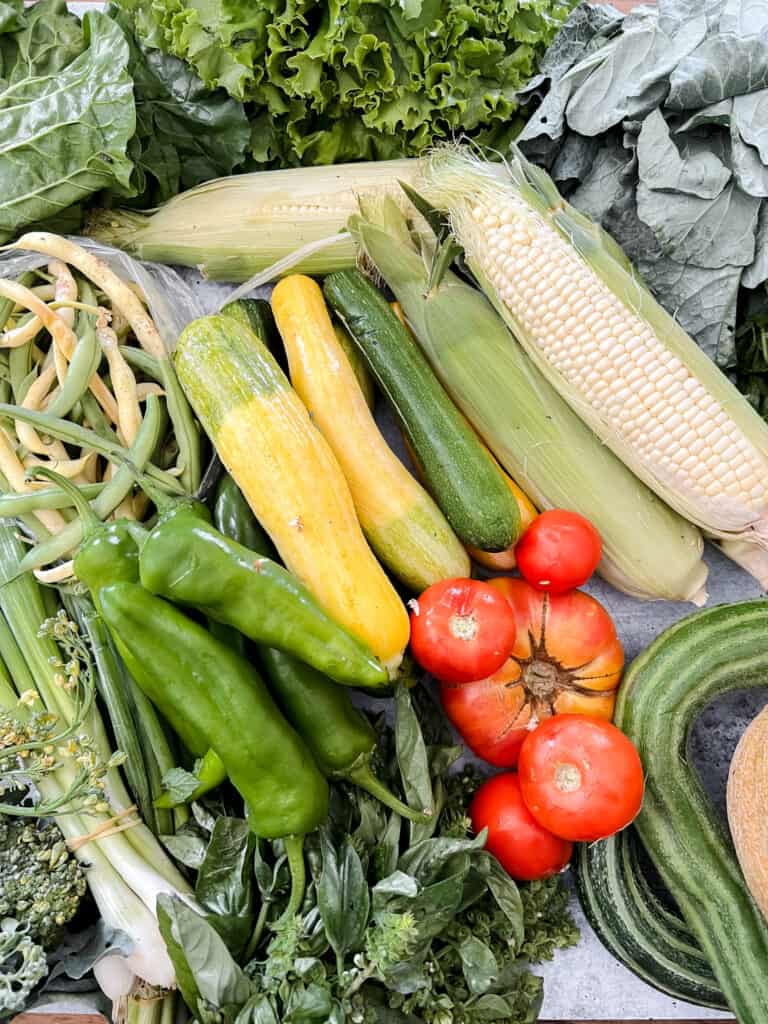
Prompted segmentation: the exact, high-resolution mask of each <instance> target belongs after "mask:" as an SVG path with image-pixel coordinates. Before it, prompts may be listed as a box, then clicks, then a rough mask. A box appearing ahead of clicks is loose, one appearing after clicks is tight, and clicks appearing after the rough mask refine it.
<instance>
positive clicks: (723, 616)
mask: <svg viewBox="0 0 768 1024" xmlns="http://www.w3.org/2000/svg"><path fill="white" fill-rule="evenodd" d="M767 678H768V601H765V600H761V601H748V602H744V603H743V604H732V605H720V606H719V607H715V608H712V609H709V610H707V611H703V612H698V613H697V614H695V615H691V616H689V617H688V618H685V619H683V620H681V621H680V622H678V623H676V624H675V625H674V626H672V627H671V628H670V629H668V630H666V631H665V632H664V633H662V634H661V636H660V637H659V638H658V639H657V640H656V641H655V642H654V643H652V644H651V646H650V647H649V648H648V649H647V650H646V651H645V652H644V653H643V654H641V655H640V656H639V657H638V658H637V659H636V660H635V661H634V662H633V664H632V665H631V667H630V668H629V670H628V672H627V674H626V676H625V677H624V684H623V686H622V688H621V691H620V693H619V699H618V701H617V704H616V714H615V718H614V721H615V723H616V725H618V726H619V728H620V729H623V730H624V732H625V733H626V734H627V735H628V736H629V738H630V739H631V740H632V741H633V742H634V743H635V744H636V746H637V748H638V750H639V751H640V756H641V758H642V761H643V765H644V767H645V771H646V788H645V798H644V801H643V807H642V810H641V812H640V814H639V815H638V817H637V819H636V821H635V827H636V828H637V831H638V834H639V835H640V838H641V840H642V842H643V846H644V847H645V849H646V850H647V852H648V854H649V855H650V857H651V859H652V861H653V863H654V865H655V867H656V869H657V871H658V872H659V874H660V876H661V878H662V879H663V881H664V883H665V884H666V886H667V889H668V890H669V892H670V893H671V894H672V895H673V897H674V899H675V901H676V903H677V905H678V906H679V907H680V910H681V911H682V913H683V916H684V917H685V920H686V922H687V923H688V925H689V927H690V928H691V931H692V932H693V934H694V935H695V936H696V938H697V939H698V942H699V943H700V945H701V949H702V951H703V952H704V955H705V956H706V958H707V960H708V961H709V963H710V964H711V965H712V969H713V971H714V973H715V976H716V978H717V980H718V983H719V985H720V988H721V990H722V992H723V994H724V996H725V998H726V1000H727V1001H728V1005H729V1007H730V1008H731V1010H732V1011H733V1012H734V1013H735V1014H736V1017H737V1018H738V1020H739V1024H766V1021H768V924H766V922H765V921H764V920H763V918H762V916H761V914H760V911H759V910H758V909H757V907H756V906H755V904H754V902H753V901H752V898H751V897H750V895H749V892H748V890H747V887H746V884H745V882H744V878H743V876H742V874H741V871H740V869H739V864H738V861H737V859H736V855H735V853H734V850H733V846H732V844H731V842H730V839H729V837H728V834H727V831H726V829H725V827H724V825H723V823H722V822H721V820H720V818H719V817H718V815H717V813H716V811H715V809H714V807H713V806H712V804H711V802H710V801H709V799H708V797H707V795H706V794H705V792H704V790H703V788H702V785H701V783H700V782H699V780H698V778H697V776H696V773H695V771H694V769H693V767H692V765H691V764H690V762H689V760H688V756H687V747H688V734H689V731H690V728H691V725H692V724H693V722H694V720H695V718H696V716H697V715H698V714H699V712H700V711H701V710H702V709H703V708H704V707H705V706H706V705H707V704H709V703H710V702H711V701H712V700H713V699H714V698H715V697H717V696H719V695H720V694H723V693H727V692H729V691H732V690H739V689H746V688H750V687H754V686H764V685H765V683H766V679H767Z"/></svg>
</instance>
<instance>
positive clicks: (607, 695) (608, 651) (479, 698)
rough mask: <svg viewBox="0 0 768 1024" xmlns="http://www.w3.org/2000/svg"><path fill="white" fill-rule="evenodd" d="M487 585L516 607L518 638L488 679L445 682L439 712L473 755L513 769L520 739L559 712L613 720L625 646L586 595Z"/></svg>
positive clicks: (499, 582) (505, 582)
mask: <svg viewBox="0 0 768 1024" xmlns="http://www.w3.org/2000/svg"><path fill="white" fill-rule="evenodd" d="M490 585H491V586H492V587H494V588H495V589H497V590H498V591H499V592H500V593H503V594H504V595H505V597H506V598H507V600H508V601H509V603H510V606H511V607H512V609H513V610H514V613H515V619H516V621H517V639H516V641H515V646H514V647H513V649H512V654H511V655H510V658H509V660H508V661H507V662H506V663H505V664H504V665H502V667H501V668H500V669H499V670H498V672H494V674H493V675H491V676H489V677H488V678H486V679H479V680H477V681H475V682H471V683H464V684H463V685H461V686H456V685H452V684H443V686H441V687H440V695H441V697H442V701H443V707H444V708H445V712H446V714H447V715H448V717H449V718H450V720H451V722H452V723H453V724H454V726H455V727H456V728H457V729H458V730H459V732H460V733H461V735H462V737H463V738H464V741H465V742H466V743H467V745H468V746H469V747H470V748H471V749H472V750H473V751H474V753H475V754H477V755H478V757H482V758H484V759H485V760H486V761H488V762H490V764H493V765H496V766H497V767H498V768H513V767H514V766H515V765H516V764H517V758H518V754H519V753H520V747H521V746H522V743H523V740H524V739H525V737H526V736H527V735H528V733H529V732H530V731H531V729H533V728H534V727H535V726H536V725H537V724H538V723H539V722H541V721H543V720H544V719H545V718H549V717H550V716H552V715H554V714H560V713H564V712H565V713H573V712H577V713H581V714H585V715H590V716H592V717H595V718H605V719H607V720H609V721H610V719H611V718H612V717H613V705H614V703H615V700H616V688H617V687H618V685H619V680H620V679H621V671H622V668H623V667H624V651H623V650H622V646H621V643H620V642H619V639H618V637H617V636H616V628H615V626H614V624H613V621H612V619H611V617H610V615H609V614H608V612H607V611H606V610H605V608H603V606H602V605H601V604H600V603H599V602H598V601H596V600H595V599H594V598H593V597H590V596H589V594H585V593H584V592H583V591H581V590H572V591H571V592H570V593H568V594H546V593H543V592H542V591H539V590H534V588H533V587H531V586H530V585H529V584H528V583H526V582H525V580H518V579H512V578H511V577H499V578H498V579H495V580H490Z"/></svg>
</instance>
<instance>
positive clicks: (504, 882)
mask: <svg viewBox="0 0 768 1024" xmlns="http://www.w3.org/2000/svg"><path fill="white" fill-rule="evenodd" d="M480 863H481V864H482V865H483V867H484V871H483V874H484V875H485V880H486V884H487V886H488V889H489V891H490V893H491V895H492V896H493V898H494V900H496V903H497V905H498V908H499V910H500V911H501V912H502V914H503V915H504V916H505V917H506V919H507V920H508V921H509V923H510V924H511V925H512V927H513V929H514V939H515V951H517V950H518V949H519V948H520V946H521V945H522V944H523V939H524V938H525V927H524V917H523V902H522V900H521V899H520V890H519V889H518V887H517V886H516V885H515V883H514V881H513V880H512V879H511V878H510V877H509V875H508V874H507V872H506V871H505V870H504V868H503V867H502V866H501V864H499V862H498V861H497V860H496V858H495V857H493V856H492V855H491V854H490V853H484V854H483V857H482V859H481V861H480ZM474 866H475V867H477V866H478V865H477V863H476V864H475V865H474Z"/></svg>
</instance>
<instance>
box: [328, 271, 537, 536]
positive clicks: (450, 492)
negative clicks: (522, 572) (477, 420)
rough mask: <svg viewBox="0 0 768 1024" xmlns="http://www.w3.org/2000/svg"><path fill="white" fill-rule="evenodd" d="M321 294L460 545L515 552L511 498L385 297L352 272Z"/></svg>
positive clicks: (516, 525)
mask: <svg viewBox="0 0 768 1024" xmlns="http://www.w3.org/2000/svg"><path fill="white" fill-rule="evenodd" d="M323 290H324V292H325V297H326V299H327V300H328V303H329V304H330V306H331V307H332V309H333V310H334V312H335V313H336V315H337V316H338V317H339V319H340V320H341V321H342V322H343V323H344V325H345V327H346V328H347V330H348V331H349V333H350V334H351V336H352V338H353V339H354V341H355V342H356V343H357V345H358V346H359V347H360V349H361V350H362V352H363V354H364V355H365V358H366V360H367V362H368V365H369V366H370V368H371V371H372V372H373V375H374V377H375V378H376V380H377V382H378V384H379V387H380V388H381V390H382V391H383V392H384V394H385V395H386V396H387V398H388V399H389V401H390V402H391V403H392V406H393V407H394V410H395V412H396V414H397V416H398V417H399V419H400V422H401V425H402V429H403V432H404V433H405V435H406V437H407V439H408V443H409V444H410V446H411V448H412V449H413V451H414V453H415V455H416V457H417V459H418V460H419V463H420V464H421V466H422V468H423V471H424V482H425V484H426V486H427V488H428V490H429V491H430V492H431V493H432V496H433V498H434V499H435V501H436V502H437V504H438V505H439V506H440V508H441V510H442V511H443V513H444V515H445V517H446V519H447V520H448V522H449V523H450V524H451V526H452V527H453V529H454V531H455V532H456V534H457V535H458V536H459V538H460V539H461V540H462V541H463V542H464V543H465V544H471V545H472V546H473V547H476V548H480V549H481V550H483V551H503V550H505V549H506V548H508V547H509V546H510V545H511V544H514V542H515V541H516V540H517V537H518V534H519V531H520V515H519V512H518V509H517V503H516V502H515V499H514V497H513V496H512V493H511V492H510V490H509V488H508V487H507V486H506V484H505V483H504V479H503V477H502V476H501V474H500V473H499V471H498V470H497V468H496V466H495V465H494V464H493V461H492V459H491V458H490V456H489V455H488V453H487V452H486V451H485V450H484V449H483V447H482V445H481V444H480V442H479V441H478V439H477V436H476V434H475V433H474V431H473V430H472V428H471V427H470V426H469V424H468V423H467V422H466V420H465V419H464V417H463V416H462V415H461V413H460V412H459V411H458V409H457V408H456V406H455V405H454V404H453V402H452V401H451V399H450V398H449V397H448V395H447V394H446V392H445V391H444V390H443V387H442V385H441V384H440V382H439V381H438V380H437V378H436V377H435V375H434V373H433V372H432V369H431V367H430V365H429V363H428V362H427V360H426V358H425V356H424V355H423V354H422V352H421V350H420V348H419V347H418V345H417V344H416V342H415V341H414V340H413V338H412V337H411V336H410V334H409V333H408V330H407V329H406V328H405V327H404V326H403V325H402V324H401V323H400V321H399V320H398V318H397V316H396V315H395V313H393V312H392V310H391V309H390V307H389V305H388V304H387V302H386V300H385V299H384V297H383V295H381V293H380V292H379V291H378V290H377V289H376V288H375V287H374V286H373V285H372V284H371V282H370V281H369V280H368V279H367V278H366V277H364V276H363V275H362V274H361V273H360V272H359V271H357V270H341V271H338V272H336V273H334V274H330V275H329V276H328V277H326V279H325V283H324V286H323Z"/></svg>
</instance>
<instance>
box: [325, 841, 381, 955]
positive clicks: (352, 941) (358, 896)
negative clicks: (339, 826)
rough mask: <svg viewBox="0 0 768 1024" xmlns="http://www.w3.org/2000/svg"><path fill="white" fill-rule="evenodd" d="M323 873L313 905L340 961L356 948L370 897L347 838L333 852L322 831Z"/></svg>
mask: <svg viewBox="0 0 768 1024" xmlns="http://www.w3.org/2000/svg"><path fill="white" fill-rule="evenodd" d="M320 836H321V840H320V841H321V848H322V851H323V871H322V874H321V875H320V881H319V882H318V885H317V905H318V908H319V910H320V914H321V916H322V919H323V925H324V927H325V932H326V935H327V936H328V941H329V942H330V944H331V946H332V947H333V950H334V952H335V953H336V956H337V957H338V958H339V959H340V960H341V959H342V958H343V957H344V955H345V954H346V953H349V952H354V951H356V950H358V949H360V947H361V945H362V942H363V937H364V935H365V929H366V925H367V924H368V913H369V911H370V895H369V892H368V883H367V882H366V879H365V874H364V872H363V865H362V864H361V862H360V857H359V856H358V854H357V850H355V848H354V846H353V845H352V843H351V841H350V839H349V837H348V836H346V837H345V838H344V840H343V842H342V844H341V846H340V848H339V850H338V851H337V850H336V849H335V848H334V845H333V843H332V841H331V838H330V835H329V834H328V830H327V829H325V828H324V829H322V830H321V833H320Z"/></svg>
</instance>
